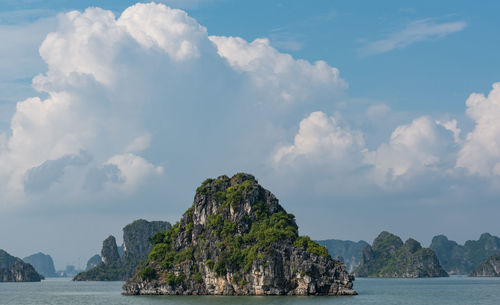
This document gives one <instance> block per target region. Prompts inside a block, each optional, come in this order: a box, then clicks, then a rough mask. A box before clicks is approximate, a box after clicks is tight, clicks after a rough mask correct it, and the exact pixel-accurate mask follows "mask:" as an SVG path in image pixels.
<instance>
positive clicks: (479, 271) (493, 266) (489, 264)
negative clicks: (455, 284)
mask: <svg viewBox="0 0 500 305" xmlns="http://www.w3.org/2000/svg"><path fill="white" fill-rule="evenodd" d="M469 276H473V277H500V252H498V253H496V254H493V255H492V256H490V257H488V258H487V259H486V260H485V261H484V262H482V263H481V264H480V265H479V266H478V267H477V268H476V269H475V270H473V271H472V272H471V273H470V274H469Z"/></svg>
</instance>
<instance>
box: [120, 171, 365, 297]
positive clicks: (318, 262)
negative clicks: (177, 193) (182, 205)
mask: <svg viewBox="0 0 500 305" xmlns="http://www.w3.org/2000/svg"><path fill="white" fill-rule="evenodd" d="M151 241H152V243H153V244H154V247H153V250H152V251H151V252H150V253H149V257H148V259H147V260H146V262H145V263H143V264H141V265H139V266H138V267H137V269H136V271H135V272H134V275H133V277H132V278H131V279H129V280H127V282H126V283H125V285H124V286H123V289H124V292H123V294H126V295H355V294H356V291H354V290H353V281H354V277H353V276H352V275H349V273H348V272H347V271H346V267H345V265H344V264H342V263H341V262H340V261H338V260H334V259H332V258H331V257H330V255H329V254H328V250H327V249H326V248H325V247H323V246H320V245H318V244H317V243H316V242H314V241H312V240H311V239H310V238H309V237H307V236H299V235H298V227H297V224H296V223H295V217H294V215H292V214H288V213H287V212H286V211H285V210H284V209H283V207H282V206H281V205H280V204H279V203H278V199H276V197H275V196H274V195H273V194H272V193H271V192H269V191H268V190H266V189H264V188H263V187H262V186H260V185H259V184H258V183H257V180H255V178H254V177H253V176H252V175H249V174H242V173H240V174H237V175H235V176H233V177H232V178H229V177H227V176H220V177H218V178H217V179H207V180H205V181H204V182H203V184H202V185H201V186H200V187H198V188H197V190H196V194H195V197H194V202H193V205H192V206H191V207H190V208H189V209H188V210H187V211H186V212H185V213H184V215H183V217H182V218H181V220H180V221H179V222H178V223H177V224H175V225H174V226H173V227H172V228H171V229H170V230H168V231H166V232H162V233H158V234H156V235H155V236H153V237H152V238H151Z"/></svg>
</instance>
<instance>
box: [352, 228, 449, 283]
mask: <svg viewBox="0 0 500 305" xmlns="http://www.w3.org/2000/svg"><path fill="white" fill-rule="evenodd" d="M354 274H355V275H356V276H359V277H442V276H448V274H447V273H446V272H445V271H444V270H443V268H442V267H441V265H440V264H439V260H438V258H437V256H436V254H435V253H434V251H432V250H431V249H427V248H422V246H421V245H420V243H419V242H418V241H416V240H414V239H412V238H409V239H408V240H407V241H406V242H405V243H404V244H403V242H402V241H401V239H400V238H399V237H398V236H396V235H393V234H390V233H388V232H382V233H381V234H380V235H379V236H378V237H377V238H376V239H375V240H374V241H373V246H366V247H365V248H364V249H363V252H362V255H361V263H360V265H359V266H358V268H356V270H354Z"/></svg>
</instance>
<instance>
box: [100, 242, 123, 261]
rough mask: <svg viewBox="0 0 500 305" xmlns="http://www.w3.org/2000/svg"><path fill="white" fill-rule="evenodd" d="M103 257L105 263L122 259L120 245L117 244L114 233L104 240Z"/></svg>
mask: <svg viewBox="0 0 500 305" xmlns="http://www.w3.org/2000/svg"><path fill="white" fill-rule="evenodd" d="M101 259H102V262H103V264H105V265H111V264H114V263H116V262H117V261H118V260H119V259H120V255H119V254H118V247H117V246H116V239H115V237H114V236H113V235H110V236H108V238H106V239H105V240H104V241H103V242H102V250H101Z"/></svg>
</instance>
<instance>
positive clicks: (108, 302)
mask: <svg viewBox="0 0 500 305" xmlns="http://www.w3.org/2000/svg"><path fill="white" fill-rule="evenodd" d="M122 285H123V282H73V281H71V279H61V278H54V279H52V278H49V279H46V280H44V281H42V282H40V283H0V304H1V305H101V304H102V305H129V304H130V305H132V304H133V305H149V304H167V305H195V304H207V305H219V304H242V305H247V304H248V305H261V304H273V305H281V304H301V305H306V304H307V305H309V304H312V305H326V304H335V305H344V304H346V305H347V304H349V305H361V304H363V305H364V304H370V305H378V304H380V305H392V304H394V305H396V304H397V305H417V304H418V305H430V304H436V305H447V304H449V305H462V304H463V305H500V278H468V277H465V276H464V277H461V276H452V277H449V278H432V279H367V278H358V279H356V281H355V289H356V290H357V291H358V293H359V295H357V296H344V297H331V296H316V297H291V296H265V297H262V296H251V297H250V296H248V297H227V296H123V295H121V291H122V289H121V287H122Z"/></svg>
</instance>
